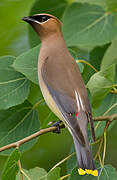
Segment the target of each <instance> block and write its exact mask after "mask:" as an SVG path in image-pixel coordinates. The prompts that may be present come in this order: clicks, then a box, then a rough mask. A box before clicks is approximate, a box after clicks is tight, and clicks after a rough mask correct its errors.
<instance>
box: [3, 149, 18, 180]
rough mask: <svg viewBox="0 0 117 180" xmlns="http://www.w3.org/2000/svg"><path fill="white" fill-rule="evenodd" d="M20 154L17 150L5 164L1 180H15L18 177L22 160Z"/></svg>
mask: <svg viewBox="0 0 117 180" xmlns="http://www.w3.org/2000/svg"><path fill="white" fill-rule="evenodd" d="M20 156H21V154H20V152H19V150H18V149H15V150H14V151H13V152H12V153H11V154H10V156H9V157H8V159H7V162H6V163H5V166H4V169H3V172H2V177H1V180H6V179H7V180H15V179H16V175H17V173H18V171H19V167H18V160H19V159H20Z"/></svg>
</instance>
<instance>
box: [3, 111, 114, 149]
mask: <svg viewBox="0 0 117 180" xmlns="http://www.w3.org/2000/svg"><path fill="white" fill-rule="evenodd" d="M116 119H117V114H113V115H110V116H99V117H94V118H93V120H94V121H109V122H112V121H113V120H116ZM64 127H65V126H64V125H63V124H62V125H60V129H61V128H64ZM55 130H57V127H55V126H53V127H49V128H46V129H41V130H40V131H38V132H36V133H34V134H32V135H30V136H27V137H25V138H23V139H21V140H19V141H16V142H14V143H11V144H8V145H6V146H3V147H1V148H0V152H2V151H4V150H7V149H10V148H16V147H19V146H20V145H22V144H24V143H26V142H28V141H30V140H32V139H34V138H36V137H38V136H41V135H42V134H46V133H48V132H53V131H55Z"/></svg>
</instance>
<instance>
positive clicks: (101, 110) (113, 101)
mask: <svg viewBox="0 0 117 180" xmlns="http://www.w3.org/2000/svg"><path fill="white" fill-rule="evenodd" d="M92 110H93V116H102V115H112V114H116V113H117V95H116V94H111V93H109V94H107V95H106V96H105V98H104V100H103V101H102V103H101V105H100V106H99V107H98V108H96V109H92ZM115 123H116V121H113V123H111V124H110V126H109V128H108V130H110V129H111V128H112V127H113V126H114V125H115ZM95 125H96V126H95V127H96V137H97V138H98V137H100V136H101V135H102V134H103V132H104V127H105V125H106V122H104V121H103V122H97V123H95Z"/></svg>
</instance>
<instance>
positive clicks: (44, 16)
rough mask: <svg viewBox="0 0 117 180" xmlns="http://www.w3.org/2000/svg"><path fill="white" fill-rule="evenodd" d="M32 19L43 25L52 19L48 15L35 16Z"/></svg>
mask: <svg viewBox="0 0 117 180" xmlns="http://www.w3.org/2000/svg"><path fill="white" fill-rule="evenodd" d="M32 18H33V19H35V20H36V21H38V22H40V23H43V22H45V21H47V20H48V19H50V18H51V17H50V16H48V15H34V16H32Z"/></svg>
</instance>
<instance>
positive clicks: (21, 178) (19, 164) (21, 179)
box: [18, 160, 23, 180]
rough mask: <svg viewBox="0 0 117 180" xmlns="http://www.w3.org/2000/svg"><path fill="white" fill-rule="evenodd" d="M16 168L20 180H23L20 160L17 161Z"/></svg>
mask: <svg viewBox="0 0 117 180" xmlns="http://www.w3.org/2000/svg"><path fill="white" fill-rule="evenodd" d="M18 166H19V170H20V180H23V173H22V166H21V162H20V160H18Z"/></svg>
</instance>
